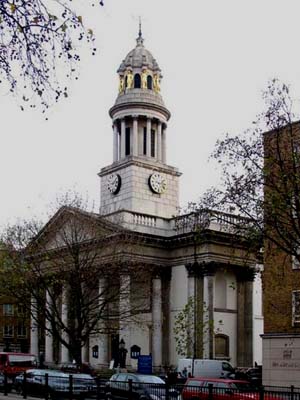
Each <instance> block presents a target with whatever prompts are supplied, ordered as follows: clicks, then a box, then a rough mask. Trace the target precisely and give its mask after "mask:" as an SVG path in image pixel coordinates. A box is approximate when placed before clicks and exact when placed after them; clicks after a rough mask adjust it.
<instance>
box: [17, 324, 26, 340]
mask: <svg viewBox="0 0 300 400" xmlns="http://www.w3.org/2000/svg"><path fill="white" fill-rule="evenodd" d="M17 334H18V337H26V326H25V325H24V323H23V322H19V323H18V333H17Z"/></svg>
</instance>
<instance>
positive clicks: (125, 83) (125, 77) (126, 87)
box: [125, 75, 127, 89]
mask: <svg viewBox="0 0 300 400" xmlns="http://www.w3.org/2000/svg"><path fill="white" fill-rule="evenodd" d="M125 89H127V75H126V76H125Z"/></svg>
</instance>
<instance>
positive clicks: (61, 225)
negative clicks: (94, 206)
mask: <svg viewBox="0 0 300 400" xmlns="http://www.w3.org/2000/svg"><path fill="white" fill-rule="evenodd" d="M121 232H124V228H122V227H121V226H119V225H117V224H115V223H112V222H110V221H108V220H107V219H105V218H104V217H103V216H101V215H100V214H96V213H91V212H87V211H84V210H80V209H77V208H74V207H66V206H64V207H61V208H60V209H59V210H58V211H57V212H56V213H55V214H54V215H53V217H52V218H51V219H50V220H49V221H48V222H47V223H46V225H45V226H44V227H43V228H42V229H41V230H40V231H39V233H38V235H37V236H36V237H35V238H34V240H33V241H32V242H31V243H30V247H33V248H34V247H39V248H40V249H44V250H54V249H58V248H63V247H65V246H68V245H70V244H87V243H89V242H90V241H95V240H101V239H105V238H107V237H109V236H112V235H115V234H118V233H121Z"/></svg>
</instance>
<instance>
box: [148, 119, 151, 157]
mask: <svg viewBox="0 0 300 400" xmlns="http://www.w3.org/2000/svg"><path fill="white" fill-rule="evenodd" d="M147 157H151V118H147Z"/></svg>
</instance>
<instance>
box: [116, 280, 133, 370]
mask: <svg viewBox="0 0 300 400" xmlns="http://www.w3.org/2000/svg"><path fill="white" fill-rule="evenodd" d="M119 310H120V317H119V339H120V341H121V339H123V340H124V342H125V348H126V349H127V350H128V352H129V350H130V347H131V338H130V324H129V319H130V318H129V317H130V275H128V274H122V275H121V276H120V306H119ZM126 363H127V364H129V357H128V355H127V358H126Z"/></svg>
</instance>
